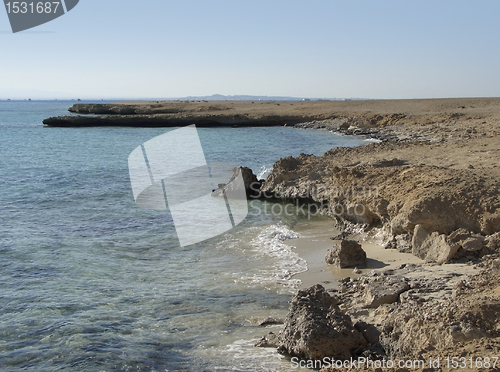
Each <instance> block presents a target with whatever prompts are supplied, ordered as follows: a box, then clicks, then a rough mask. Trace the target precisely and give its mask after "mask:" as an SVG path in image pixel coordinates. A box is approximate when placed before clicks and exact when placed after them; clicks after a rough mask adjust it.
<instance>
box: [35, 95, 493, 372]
mask: <svg viewBox="0 0 500 372" xmlns="http://www.w3.org/2000/svg"><path fill="white" fill-rule="evenodd" d="M70 111H72V112H74V113H78V114H80V115H78V116H67V117H62V118H50V119H46V120H45V121H44V124H45V125H47V126H97V125H133V126H179V125H188V124H193V123H194V124H197V125H200V126H202V125H205V126H259V125H285V124H286V125H288V126H295V127H298V128H314V129H319V130H329V131H334V132H339V133H343V134H346V135H362V136H366V137H367V138H371V139H373V140H374V141H373V142H376V143H371V144H368V145H366V146H362V147H356V148H335V149H332V150H330V151H328V152H326V153H325V154H323V155H321V156H313V155H307V154H302V155H300V156H299V157H296V158H293V157H287V158H283V159H280V160H279V161H277V162H276V163H275V164H274V167H273V170H272V172H271V173H270V174H269V176H268V177H267V179H266V180H265V181H264V182H263V183H262V185H261V186H260V191H261V194H260V196H261V197H262V194H263V193H264V192H265V193H266V194H265V195H272V197H273V198H275V199H282V200H293V201H299V202H300V203H305V204H314V205H316V206H317V208H320V209H321V210H322V211H323V213H324V214H326V215H329V216H331V217H332V224H333V223H335V225H336V226H337V228H338V229H339V230H340V234H339V235H338V236H332V239H335V240H337V241H341V240H350V241H352V240H357V241H359V242H372V243H375V244H377V245H379V246H382V247H384V248H387V249H394V250H398V251H399V252H406V253H410V254H412V255H414V256H416V257H418V258H419V259H421V263H417V264H416V263H408V264H405V263H403V264H401V265H399V266H398V267H395V268H390V269H380V270H374V271H370V272H367V273H366V272H365V273H364V274H363V275H361V276H359V275H354V276H353V278H345V279H343V280H342V282H341V283H340V288H339V289H338V290H337V289H332V288H325V286H324V285H325V283H320V284H317V285H314V286H312V287H309V288H305V289H302V290H300V291H299V292H298V293H297V294H296V295H295V296H294V298H293V300H292V301H291V304H290V312H289V314H288V316H287V317H286V319H285V320H284V324H283V328H282V330H281V331H280V333H279V334H274V333H271V334H268V335H266V336H265V337H263V339H262V340H261V341H260V342H259V346H268V347H277V348H278V350H279V351H280V352H281V353H283V354H285V355H288V356H289V357H290V358H291V361H292V362H293V361H295V362H297V360H302V361H304V364H303V365H304V366H309V367H314V368H316V369H320V368H321V367H323V371H334V370H335V371H337V370H377V371H381V370H384V371H410V370H421V371H424V370H425V371H428V370H451V369H457V368H459V369H460V370H472V371H475V370H480V369H481V370H482V369H492V370H495V369H496V370H498V369H499V368H500V361H499V362H498V363H496V360H495V358H498V357H500V280H499V279H500V258H499V250H500V161H499V159H500V98H472V99H433V100H392V101H391V100H387V101H342V102H341V101H315V102H260V101H255V102H228V101H227V102H226V101H225V102H148V103H124V104H109V105H75V106H73V107H72V108H71V109H70ZM251 197H256V196H255V195H253V196H251ZM291 244H292V245H293V242H291ZM333 245H334V241H332V247H333ZM351 245H353V244H351ZM345 246H349V244H345ZM324 253H325V255H326V254H327V252H326V250H325V252H324ZM330 262H332V263H334V262H336V261H335V259H331V260H330ZM325 265H326V262H325ZM324 358H326V359H327V360H328V358H330V360H331V358H333V359H335V360H349V359H350V358H354V359H356V360H357V358H364V360H366V361H374V362H375V361H378V362H381V361H383V360H391V361H394V363H397V362H398V361H401V362H403V367H401V364H400V365H399V367H398V364H396V365H395V366H394V365H387V364H384V367H379V365H378V364H371V365H370V364H368V363H367V364H363V365H356V366H355V367H354V368H353V367H352V366H347V367H346V366H342V367H339V366H336V367H333V366H328V365H327V364H324V363H323V364H322V363H319V364H318V363H317V364H314V365H311V364H310V363H308V361H312V362H314V361H323V360H324ZM447 358H448V359H447ZM452 358H456V359H452ZM438 359H439V361H440V363H439V365H436V364H434V365H431V361H436V360H438ZM454 360H456V361H457V362H458V363H460V364H459V365H458V367H456V368H455V365H454V364H452V363H453V361H454ZM407 361H424V362H425V364H424V365H418V368H414V367H415V364H414V365H413V366H412V367H409V366H408V365H406V366H405V362H407ZM485 363H488V366H486V364H485ZM494 363H495V367H493V366H494ZM381 365H382V364H381Z"/></svg>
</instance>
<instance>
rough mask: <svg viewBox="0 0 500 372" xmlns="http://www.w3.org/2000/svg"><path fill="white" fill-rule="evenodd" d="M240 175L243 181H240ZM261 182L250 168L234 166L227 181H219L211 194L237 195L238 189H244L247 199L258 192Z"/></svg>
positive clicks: (219, 195)
mask: <svg viewBox="0 0 500 372" xmlns="http://www.w3.org/2000/svg"><path fill="white" fill-rule="evenodd" d="M240 175H241V177H242V179H243V183H241V182H240V181H241V178H239V176H240ZM261 184H262V181H261V180H258V179H257V176H256V175H255V174H254V173H253V171H252V170H251V169H250V168H247V167H236V168H234V169H233V175H232V177H231V178H230V179H229V181H228V182H227V183H221V184H219V185H218V187H217V189H215V190H214V191H212V196H216V197H223V196H224V195H225V194H226V195H238V194H239V191H240V190H245V194H246V196H247V198H248V199H250V198H254V197H256V196H257V195H258V194H259V189H260V186H261Z"/></svg>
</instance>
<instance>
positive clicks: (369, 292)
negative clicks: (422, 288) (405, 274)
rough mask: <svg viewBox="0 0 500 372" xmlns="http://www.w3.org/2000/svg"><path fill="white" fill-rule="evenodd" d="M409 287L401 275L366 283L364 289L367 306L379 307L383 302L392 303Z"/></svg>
mask: <svg viewBox="0 0 500 372" xmlns="http://www.w3.org/2000/svg"><path fill="white" fill-rule="evenodd" d="M409 289H410V286H409V285H408V283H406V282H405V281H404V279H403V278H402V277H399V278H393V279H391V280H390V281H385V282H373V283H368V284H367V285H366V289H365V300H366V306H367V307H379V306H380V305H383V304H392V303H394V302H396V301H397V300H398V297H399V295H400V294H401V293H403V292H404V291H407V290H409Z"/></svg>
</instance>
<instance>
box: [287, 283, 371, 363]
mask: <svg viewBox="0 0 500 372" xmlns="http://www.w3.org/2000/svg"><path fill="white" fill-rule="evenodd" d="M337 303H338V301H337V300H336V299H335V298H333V297H332V296H331V295H330V294H328V293H327V292H326V291H325V288H324V287H322V286H321V285H319V284H316V285H314V286H312V287H310V288H307V289H305V290H301V291H299V292H298V293H297V294H296V295H295V296H294V298H293V299H292V302H291V304H290V311H289V313H288V315H287V317H286V319H285V325H284V327H283V329H282V330H281V332H280V334H279V348H278V351H279V352H281V353H286V354H289V355H293V356H297V357H299V358H303V359H311V360H319V359H323V358H332V357H333V358H335V359H340V360H347V359H349V358H351V356H353V352H354V351H355V350H356V349H358V348H360V347H362V346H366V344H367V341H366V339H365V338H364V337H363V335H362V334H361V332H359V331H358V330H357V329H356V328H355V327H354V325H353V324H352V321H351V318H350V317H349V316H348V315H346V314H344V313H343V312H342V311H341V310H340V308H339V307H338V306H337Z"/></svg>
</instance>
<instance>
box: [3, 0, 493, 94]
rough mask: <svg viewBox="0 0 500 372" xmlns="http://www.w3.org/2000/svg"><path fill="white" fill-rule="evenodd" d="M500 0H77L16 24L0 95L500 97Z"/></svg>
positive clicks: (6, 49)
mask: <svg viewBox="0 0 500 372" xmlns="http://www.w3.org/2000/svg"><path fill="white" fill-rule="evenodd" d="M499 11H500V3H499V2H497V1H495V0H484V1H481V2H479V3H478V2H475V3H473V2H469V1H465V0H458V1H451V0H448V1H442V2H435V1H419V2H401V1H396V0H388V1H384V2H366V3H363V4H362V7H361V6H360V4H359V3H357V2H353V1H326V0H313V1H308V2H305V1H298V0H297V1H275V2H271V3H269V2H264V1H261V0H256V1H254V2H251V3H240V2H234V1H230V0H214V1H211V2H204V1H201V0H186V1H183V2H170V1H159V0H156V1H154V0H152V1H150V2H148V3H147V6H145V5H141V6H138V5H137V3H136V2H131V3H129V2H123V1H119V0H108V1H106V2H101V1H97V0H86V1H81V2H80V3H79V4H78V5H77V6H76V7H75V8H74V9H73V10H72V11H71V12H69V13H67V14H65V15H64V16H62V17H59V18H57V19H55V20H54V21H51V22H49V23H47V24H44V25H42V26H39V27H37V28H33V29H31V30H28V31H23V32H20V33H16V34H12V32H11V31H10V25H9V22H8V18H7V12H6V11H0V43H1V46H2V64H1V66H2V69H0V99H7V98H10V99H13V98H31V99H38V98H44V99H46V98H52V99H55V98H58V99H64V98H74V99H76V98H80V99H89V98H90V99H96V98H98V99H163V98H176V97H186V96H210V95H212V94H216V93H218V94H223V95H241V94H244V95H253V96H260V95H265V96H287V97H304V98H323V99H332V98H365V99H411V98H417V99H418V98H456V97H498V96H500V70H499V69H498V65H499V61H500V48H499V47H498V44H499V41H498V37H497V35H498V34H500V24H499V23H498V22H497V19H496V18H497V14H498V13H499Z"/></svg>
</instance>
